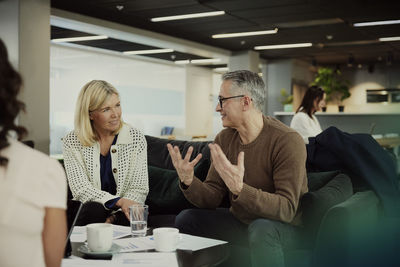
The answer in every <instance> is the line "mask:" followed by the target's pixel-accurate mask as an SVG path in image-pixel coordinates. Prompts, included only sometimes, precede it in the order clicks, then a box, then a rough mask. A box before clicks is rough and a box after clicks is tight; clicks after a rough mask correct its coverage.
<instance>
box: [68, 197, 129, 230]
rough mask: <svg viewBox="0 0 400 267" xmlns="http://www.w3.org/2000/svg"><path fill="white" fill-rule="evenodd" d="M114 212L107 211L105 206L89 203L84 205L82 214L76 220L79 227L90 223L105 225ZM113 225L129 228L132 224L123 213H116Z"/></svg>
mask: <svg viewBox="0 0 400 267" xmlns="http://www.w3.org/2000/svg"><path fill="white" fill-rule="evenodd" d="M112 212H113V210H107V209H106V208H105V207H104V206H103V204H101V203H98V202H93V201H89V202H86V203H84V204H83V206H82V209H81V212H80V214H79V216H78V219H77V220H76V224H75V225H77V226H84V225H87V224H90V223H103V222H105V221H106V219H107V218H108V217H109V216H110V215H111V213H112ZM113 224H118V225H124V226H129V225H130V222H129V220H128V219H127V218H126V216H125V214H124V213H123V212H122V211H118V212H116V213H115V221H114V222H113Z"/></svg>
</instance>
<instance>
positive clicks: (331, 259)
mask: <svg viewBox="0 0 400 267" xmlns="http://www.w3.org/2000/svg"><path fill="white" fill-rule="evenodd" d="M146 139H147V147H148V166H149V167H148V168H149V184H150V191H149V195H148V198H147V200H146V203H147V204H148V205H149V225H150V226H153V227H158V226H172V225H173V223H174V218H175V216H176V215H177V214H178V213H179V212H180V211H181V210H183V209H186V208H194V206H193V205H192V204H191V203H189V202H188V201H187V200H186V199H185V198H184V196H183V194H182V192H181V191H180V189H179V185H178V182H179V181H178V177H177V174H176V172H175V170H174V167H173V165H172V162H171V159H170V157H169V154H168V150H167V147H166V144H167V143H171V144H173V145H177V146H179V148H180V150H181V153H182V154H183V155H185V154H186V151H187V149H188V148H189V146H193V147H194V152H193V154H192V158H194V157H195V156H196V155H197V154H198V153H202V154H203V158H202V160H201V161H200V162H199V163H198V165H197V166H196V169H195V175H196V176H197V177H198V178H200V179H202V180H204V179H205V177H206V175H207V171H208V168H209V165H210V153H209V150H208V146H207V144H208V143H209V142H191V141H179V140H167V139H160V138H156V137H152V136H146ZM308 177H309V188H310V193H308V194H306V195H305V196H304V197H303V199H302V200H301V206H300V208H301V209H302V210H303V216H304V224H305V225H304V246H302V247H301V248H296V249H291V250H288V251H284V254H285V262H286V266H381V265H375V264H378V263H381V255H376V254H377V252H376V248H375V244H374V242H373V240H375V239H376V233H377V231H376V230H377V229H378V228H377V227H378V226H377V225H378V222H379V221H380V220H381V208H380V202H379V199H378V198H377V196H376V194H375V193H374V192H373V191H364V192H356V193H353V187H352V184H351V180H350V178H349V177H348V176H346V175H343V174H340V173H339V172H325V173H309V175H308ZM221 205H222V206H223V207H228V205H229V203H228V202H227V200H225V201H224V202H223V203H222V204H221ZM398 227H399V228H400V225H398ZM381 244H383V246H384V245H385V244H386V240H383V241H382V242H381ZM391 255H392V254H391ZM390 261H393V259H390ZM371 264H373V265H371Z"/></svg>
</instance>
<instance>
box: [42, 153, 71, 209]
mask: <svg viewBox="0 0 400 267" xmlns="http://www.w3.org/2000/svg"><path fill="white" fill-rule="evenodd" d="M42 181H43V183H42V186H41V190H42V193H41V196H46V198H43V201H44V203H42V204H43V206H44V207H50V208H61V209H66V208H67V179H66V177H65V172H64V170H63V168H62V167H61V165H60V164H59V163H58V162H57V161H55V160H53V159H49V162H48V164H47V169H46V173H45V174H44V175H43V177H42Z"/></svg>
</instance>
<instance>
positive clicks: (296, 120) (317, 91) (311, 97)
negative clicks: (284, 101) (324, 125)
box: [290, 86, 325, 144]
mask: <svg viewBox="0 0 400 267" xmlns="http://www.w3.org/2000/svg"><path fill="white" fill-rule="evenodd" d="M323 106H325V100H324V91H323V90H322V89H321V88H319V87H317V86H311V87H310V88H308V90H307V92H306V94H305V95H304V97H303V100H302V101H301V104H300V106H299V107H298V108H297V110H296V114H295V115H294V116H293V119H292V121H291V123H290V127H291V128H293V129H295V130H296V131H297V132H298V133H299V134H300V135H301V136H302V137H303V139H304V142H305V143H306V144H308V138H309V137H314V136H316V135H318V134H320V133H321V132H322V129H321V126H320V125H319V122H318V119H317V117H315V115H314V113H315V112H317V111H320V110H321V108H322V107H323Z"/></svg>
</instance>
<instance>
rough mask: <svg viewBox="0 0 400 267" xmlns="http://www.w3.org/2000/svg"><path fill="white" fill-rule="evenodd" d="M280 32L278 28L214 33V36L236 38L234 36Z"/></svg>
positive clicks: (215, 37)
mask: <svg viewBox="0 0 400 267" xmlns="http://www.w3.org/2000/svg"><path fill="white" fill-rule="evenodd" d="M277 32H278V28H275V29H273V30H267V31H254V32H235V33H221V34H214V35H213V36H212V38H214V39H218V38H234V37H243V36H255V35H265V34H275V33H277Z"/></svg>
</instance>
